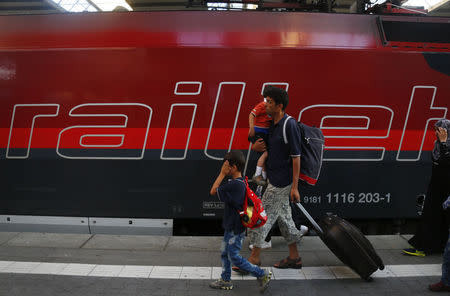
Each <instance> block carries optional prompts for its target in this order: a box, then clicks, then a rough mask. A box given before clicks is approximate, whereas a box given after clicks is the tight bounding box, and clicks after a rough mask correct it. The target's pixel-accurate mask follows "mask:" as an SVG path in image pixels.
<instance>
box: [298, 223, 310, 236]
mask: <svg viewBox="0 0 450 296" xmlns="http://www.w3.org/2000/svg"><path fill="white" fill-rule="evenodd" d="M308 231H309V228H308V227H306V226H305V225H301V226H300V234H301V236H305V235H306V234H308Z"/></svg>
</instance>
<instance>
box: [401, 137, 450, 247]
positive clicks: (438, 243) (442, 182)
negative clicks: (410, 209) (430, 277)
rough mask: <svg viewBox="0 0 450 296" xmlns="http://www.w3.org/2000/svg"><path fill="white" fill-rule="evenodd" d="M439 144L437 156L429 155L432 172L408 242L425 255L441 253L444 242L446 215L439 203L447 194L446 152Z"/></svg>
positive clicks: (449, 152) (449, 167) (449, 166)
mask: <svg viewBox="0 0 450 296" xmlns="http://www.w3.org/2000/svg"><path fill="white" fill-rule="evenodd" d="M436 144H437V145H439V153H438V155H439V157H438V158H437V159H434V158H436V156H437V155H435V156H433V157H432V158H433V170H432V174H431V181H430V184H429V185H428V190H427V195H426V198H425V204H424V208H423V213H422V216H421V220H420V223H419V225H418V227H417V231H416V234H415V235H414V237H412V238H411V239H410V240H409V243H410V244H411V245H412V246H413V247H414V248H415V249H416V250H419V251H423V252H425V254H431V253H435V252H437V253H441V252H442V251H443V250H444V248H445V245H446V243H447V239H448V232H449V226H450V213H448V212H447V210H443V209H442V203H443V202H444V201H445V200H446V199H447V197H448V196H449V195H450V149H449V147H448V146H449V145H448V144H447V143H445V142H444V143H436Z"/></svg>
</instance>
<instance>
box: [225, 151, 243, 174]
mask: <svg viewBox="0 0 450 296" xmlns="http://www.w3.org/2000/svg"><path fill="white" fill-rule="evenodd" d="M223 160H224V161H225V160H228V163H229V164H230V166H233V165H236V167H237V170H238V171H239V172H242V171H243V170H244V166H245V156H244V153H242V151H241V150H231V151H230V152H228V153H227V154H225V157H224V158H223Z"/></svg>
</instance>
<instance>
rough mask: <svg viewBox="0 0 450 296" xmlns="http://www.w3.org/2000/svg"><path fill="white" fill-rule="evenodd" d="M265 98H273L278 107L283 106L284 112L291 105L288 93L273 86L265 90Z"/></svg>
mask: <svg viewBox="0 0 450 296" xmlns="http://www.w3.org/2000/svg"><path fill="white" fill-rule="evenodd" d="M263 96H264V97H265V98H266V97H270V98H272V99H273V100H274V101H275V104H277V105H279V104H283V111H284V109H286V107H287V105H288V103H289V96H288V93H287V92H286V91H285V90H284V89H282V88H279V87H275V86H272V85H268V86H266V87H265V88H264V92H263Z"/></svg>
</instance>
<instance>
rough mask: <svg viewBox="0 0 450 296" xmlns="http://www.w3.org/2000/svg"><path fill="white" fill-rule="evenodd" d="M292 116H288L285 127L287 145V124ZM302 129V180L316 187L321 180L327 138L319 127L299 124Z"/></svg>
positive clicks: (284, 134)
mask: <svg viewBox="0 0 450 296" xmlns="http://www.w3.org/2000/svg"><path fill="white" fill-rule="evenodd" d="M291 118H292V117H291V116H288V117H287V118H286V120H285V122H284V125H283V138H284V143H285V144H287V143H288V140H287V137H286V123H287V121H288V120H289V119H291ZM297 124H298V127H299V128H300V134H301V139H300V146H301V150H302V154H301V156H300V177H299V178H300V180H302V181H304V182H306V183H307V184H309V185H316V183H317V180H318V179H319V175H320V169H321V168H322V160H323V148H324V143H325V137H324V136H323V133H322V131H321V130H320V129H319V128H317V127H312V126H308V125H306V124H303V123H301V122H297Z"/></svg>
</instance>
